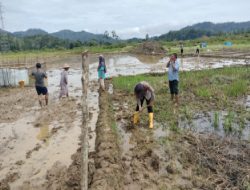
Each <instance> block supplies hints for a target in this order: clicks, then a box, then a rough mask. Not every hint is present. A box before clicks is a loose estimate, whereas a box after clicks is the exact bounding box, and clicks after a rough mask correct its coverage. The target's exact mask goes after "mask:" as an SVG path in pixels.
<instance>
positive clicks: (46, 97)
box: [45, 93, 49, 106]
mask: <svg viewBox="0 0 250 190" xmlns="http://www.w3.org/2000/svg"><path fill="white" fill-rule="evenodd" d="M45 103H46V106H47V105H48V103H49V94H48V93H47V94H46V95H45Z"/></svg>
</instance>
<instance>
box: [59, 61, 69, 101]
mask: <svg viewBox="0 0 250 190" xmlns="http://www.w3.org/2000/svg"><path fill="white" fill-rule="evenodd" d="M69 68H70V66H69V65H68V64H65V65H64V66H63V71H62V73H61V80H60V87H61V89H60V95H59V99H61V98H62V97H63V96H66V97H69V91H68V71H69Z"/></svg>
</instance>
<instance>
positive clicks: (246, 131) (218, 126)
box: [179, 111, 250, 140]
mask: <svg viewBox="0 0 250 190" xmlns="http://www.w3.org/2000/svg"><path fill="white" fill-rule="evenodd" d="M179 127H181V128H185V129H190V130H193V131H196V132H199V133H215V134H218V135H220V136H221V137H237V138H240V139H242V140H250V121H247V120H240V121H239V120H237V115H236V114H235V113H233V112H225V111H219V112H208V113H199V114H196V115H195V116H194V118H193V119H192V120H189V121H188V120H187V119H185V120H181V121H179Z"/></svg>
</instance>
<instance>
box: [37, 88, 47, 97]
mask: <svg viewBox="0 0 250 190" xmlns="http://www.w3.org/2000/svg"><path fill="white" fill-rule="evenodd" d="M36 92H37V95H41V94H42V95H46V94H47V93H48V89H47V88H46V87H42V86H36Z"/></svg>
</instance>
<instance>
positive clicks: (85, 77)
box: [81, 51, 89, 190]
mask: <svg viewBox="0 0 250 190" xmlns="http://www.w3.org/2000/svg"><path fill="white" fill-rule="evenodd" d="M88 85H89V62H88V52H87V51H85V52H83V53H82V116H83V118H82V149H81V150H82V152H81V153H82V165H81V175H82V176H81V189H82V190H87V189H88V120H89V110H88V100H87V97H88Z"/></svg>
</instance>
